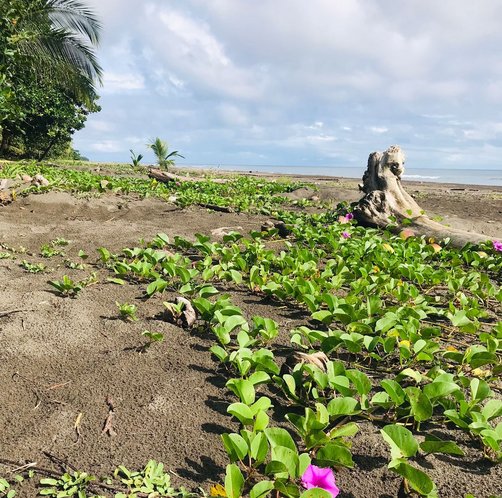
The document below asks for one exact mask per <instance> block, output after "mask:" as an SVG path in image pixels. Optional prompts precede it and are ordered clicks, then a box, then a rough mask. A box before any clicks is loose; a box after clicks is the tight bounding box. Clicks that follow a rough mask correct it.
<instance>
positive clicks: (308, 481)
mask: <svg viewBox="0 0 502 498" xmlns="http://www.w3.org/2000/svg"><path fill="white" fill-rule="evenodd" d="M302 486H303V487H304V488H305V489H312V488H321V489H324V490H325V491H327V492H328V493H331V496H332V497H333V498H335V497H336V496H338V493H340V490H339V489H338V487H337V485H336V483H335V474H334V473H333V471H332V470H331V469H330V468H329V467H327V468H322V467H316V466H315V465H309V466H308V467H307V470H305V472H304V473H303V475H302Z"/></svg>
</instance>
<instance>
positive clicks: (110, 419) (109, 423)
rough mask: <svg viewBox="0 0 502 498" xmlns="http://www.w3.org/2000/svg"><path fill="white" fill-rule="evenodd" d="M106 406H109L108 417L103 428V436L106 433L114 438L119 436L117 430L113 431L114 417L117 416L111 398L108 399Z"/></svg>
mask: <svg viewBox="0 0 502 498" xmlns="http://www.w3.org/2000/svg"><path fill="white" fill-rule="evenodd" d="M106 404H107V405H108V416H107V417H106V420H105V425H104V426H103V430H102V431H101V434H105V433H106V432H107V433H108V435H109V436H110V437H114V436H116V435H117V433H116V432H115V430H114V429H113V425H112V424H113V416H114V415H115V411H114V410H115V407H114V406H113V400H112V398H111V397H110V396H108V397H107V398H106Z"/></svg>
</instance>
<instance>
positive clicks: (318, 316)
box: [312, 310, 333, 325]
mask: <svg viewBox="0 0 502 498" xmlns="http://www.w3.org/2000/svg"><path fill="white" fill-rule="evenodd" d="M312 319H313V320H317V321H318V322H322V323H324V324H326V325H329V324H330V323H331V322H332V321H333V314H332V313H331V311H328V310H321V311H316V312H315V313H312Z"/></svg>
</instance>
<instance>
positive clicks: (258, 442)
mask: <svg viewBox="0 0 502 498" xmlns="http://www.w3.org/2000/svg"><path fill="white" fill-rule="evenodd" d="M268 448H269V447H268V441H267V437H266V436H265V434H264V433H263V432H259V433H258V434H256V435H255V437H254V438H253V441H252V442H251V447H250V455H251V458H252V459H253V460H255V461H256V462H257V463H263V462H264V461H265V459H266V458H267V455H268Z"/></svg>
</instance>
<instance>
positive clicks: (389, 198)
mask: <svg viewBox="0 0 502 498" xmlns="http://www.w3.org/2000/svg"><path fill="white" fill-rule="evenodd" d="M404 159H405V158H404V153H403V152H402V151H401V149H400V148H399V147H398V146H394V145H393V146H391V147H389V148H388V149H387V150H386V151H385V152H373V153H371V154H370V156H369V158H368V166H367V169H366V171H365V173H364V175H363V183H362V184H361V185H359V189H360V190H362V191H363V192H364V193H365V194H366V195H365V196H364V197H363V198H362V199H361V200H360V201H359V203H358V204H357V206H356V207H355V209H354V216H355V218H356V220H357V221H358V222H359V223H361V224H362V225H366V226H372V227H380V228H391V229H392V231H394V232H400V231H401V230H403V229H404V228H407V229H411V230H412V231H413V232H414V234H416V235H419V236H420V235H425V236H428V237H433V238H435V239H437V240H440V239H445V238H449V239H450V244H451V245H453V246H455V247H463V246H464V245H466V244H467V243H472V244H479V243H481V242H486V241H489V240H494V239H493V238H492V237H489V236H487V235H483V234H479V233H474V232H467V231H465V230H458V229H455V228H449V227H446V226H444V225H442V224H441V223H438V222H436V221H433V220H431V219H430V218H429V217H428V216H426V215H425V212H424V210H423V209H422V208H421V207H420V206H419V205H418V204H417V203H416V202H415V200H414V199H413V198H412V197H411V196H410V195H409V194H408V193H407V192H406V190H404V188H403V186H402V184H401V175H402V174H403V172H404ZM405 219H407V220H409V221H407V222H404V220H405Z"/></svg>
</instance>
